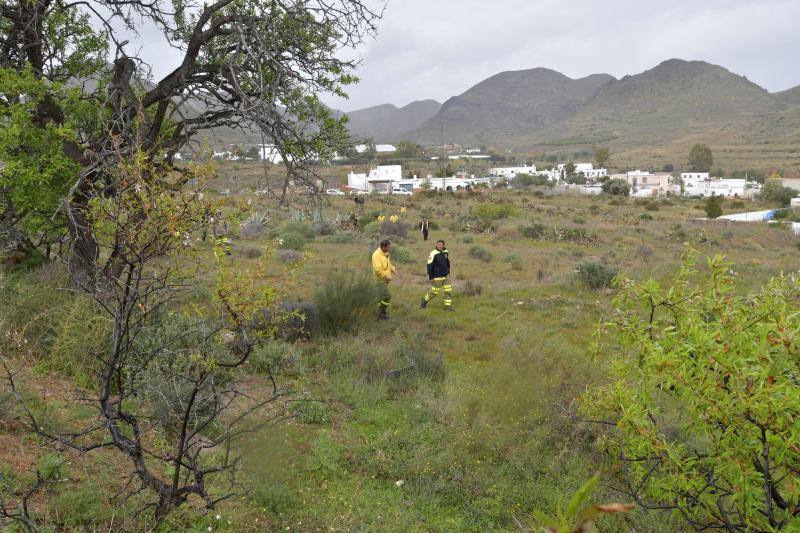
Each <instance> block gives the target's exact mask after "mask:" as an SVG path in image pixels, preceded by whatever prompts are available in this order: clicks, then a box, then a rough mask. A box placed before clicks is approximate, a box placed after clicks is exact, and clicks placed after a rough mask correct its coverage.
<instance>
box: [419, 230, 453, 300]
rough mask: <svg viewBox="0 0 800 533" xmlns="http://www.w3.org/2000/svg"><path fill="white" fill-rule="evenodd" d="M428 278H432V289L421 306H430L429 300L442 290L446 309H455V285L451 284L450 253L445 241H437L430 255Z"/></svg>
mask: <svg viewBox="0 0 800 533" xmlns="http://www.w3.org/2000/svg"><path fill="white" fill-rule="evenodd" d="M428 279H430V280H431V290H429V291H428V292H427V293H426V294H425V296H424V297H423V298H422V301H421V302H420V303H419V306H420V307H421V308H423V309H425V308H426V307H428V302H430V301H431V300H432V299H434V298H436V297H437V296H438V295H439V293H440V292H444V310H445V311H452V310H453V286H452V285H451V284H450V254H449V253H448V251H447V248H446V247H445V245H444V241H442V240H439V241H436V249H434V250H433V251H432V252H431V255H430V257H428Z"/></svg>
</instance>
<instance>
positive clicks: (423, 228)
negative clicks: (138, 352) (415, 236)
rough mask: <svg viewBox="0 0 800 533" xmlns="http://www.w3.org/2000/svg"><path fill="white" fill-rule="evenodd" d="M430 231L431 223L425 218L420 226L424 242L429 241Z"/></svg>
mask: <svg viewBox="0 0 800 533" xmlns="http://www.w3.org/2000/svg"><path fill="white" fill-rule="evenodd" d="M429 229H430V222H428V219H427V218H423V219H422V222H420V224H419V230H420V231H421V232H422V238H423V239H424V240H426V241H427V240H428V230H429Z"/></svg>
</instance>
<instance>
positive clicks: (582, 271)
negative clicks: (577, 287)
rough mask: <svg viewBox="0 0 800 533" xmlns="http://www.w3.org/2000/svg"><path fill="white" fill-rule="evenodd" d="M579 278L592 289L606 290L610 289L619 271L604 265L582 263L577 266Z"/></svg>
mask: <svg viewBox="0 0 800 533" xmlns="http://www.w3.org/2000/svg"><path fill="white" fill-rule="evenodd" d="M575 270H576V271H577V272H578V278H580V280H581V281H582V282H583V283H584V284H585V285H586V286H587V287H589V288H590V289H594V290H597V289H604V288H606V287H610V286H611V284H612V282H613V281H614V278H615V277H616V275H617V271H616V270H614V269H613V268H610V267H607V266H606V265H604V264H602V263H592V262H586V261H583V262H580V263H578V264H577V265H576V266H575Z"/></svg>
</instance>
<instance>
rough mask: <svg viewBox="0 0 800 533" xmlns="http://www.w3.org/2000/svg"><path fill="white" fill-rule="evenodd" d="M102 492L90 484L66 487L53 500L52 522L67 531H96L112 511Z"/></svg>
mask: <svg viewBox="0 0 800 533" xmlns="http://www.w3.org/2000/svg"><path fill="white" fill-rule="evenodd" d="M102 493H103V491H102V490H100V488H99V487H96V486H93V485H91V484H90V485H81V486H78V487H66V490H63V491H62V492H61V493H60V494H59V495H58V496H56V497H55V499H54V501H53V506H54V507H55V509H56V510H57V512H56V518H55V519H54V522H55V523H56V524H58V525H60V526H62V527H63V528H65V529H67V530H69V531H97V530H98V529H99V527H100V526H101V525H102V524H103V523H104V522H106V521H107V520H108V519H109V518H110V516H111V513H112V512H113V511H112V508H111V507H109V506H108V505H107V504H106V503H105V502H104V500H103V498H102V496H101V495H102Z"/></svg>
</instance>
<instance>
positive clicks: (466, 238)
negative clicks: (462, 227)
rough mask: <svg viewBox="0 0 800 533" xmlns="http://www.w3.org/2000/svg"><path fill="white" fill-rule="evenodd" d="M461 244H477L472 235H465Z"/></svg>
mask: <svg viewBox="0 0 800 533" xmlns="http://www.w3.org/2000/svg"><path fill="white" fill-rule="evenodd" d="M461 242H463V243H464V244H472V243H473V242H475V238H474V237H473V236H472V235H464V236H463V237H461Z"/></svg>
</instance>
